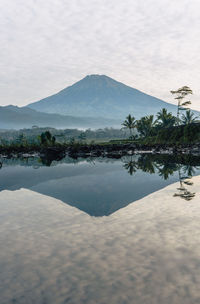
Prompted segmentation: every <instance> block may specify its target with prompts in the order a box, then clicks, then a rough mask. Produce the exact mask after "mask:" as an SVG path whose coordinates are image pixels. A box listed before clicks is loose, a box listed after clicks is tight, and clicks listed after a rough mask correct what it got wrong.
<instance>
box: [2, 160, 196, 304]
mask: <svg viewBox="0 0 200 304" xmlns="http://www.w3.org/2000/svg"><path fill="white" fill-rule="evenodd" d="M199 166H200V159H199V157H192V156H184V157H183V156H181V157H174V156H167V155H166V156H162V155H157V156H155V155H136V156H130V157H124V158H122V159H108V158H107V159H106V158H102V159H101V158H97V159H77V160H74V159H71V158H68V157H66V158H64V159H62V160H61V161H59V162H57V161H51V160H46V159H40V158H29V159H3V166H2V168H1V170H0V191H1V192H0V211H1V212H0V220H1V221H0V244H1V250H0V282H1V284H0V295H1V300H0V303H2V304H4V303H5V304H7V303H9V304H10V303H19V304H29V303H37V304H44V303H47V304H49V303H50V304H51V303H53V304H54V303H58V304H62V303H70V304H79V303H81V304H82V303H86V304H96V303H98V304H107V303H111V304H116V303H120V304H121V303H122V304H126V303H134V304H135V303H136V304H147V303H148V304H149V303H153V304H157V303H162V304H167V303H169V302H170V303H172V304H178V303H182V304H193V303H199V302H200V292H199V284H200V276H199V273H200V272H199V261H200V254H199V252H200V233H199V231H200V229H199V228H200V227H199V226H200V224H199V223H200V216H199V214H200V212H199V211H200V202H199V197H200V194H199V193H198V191H199V190H198V188H199V185H198V184H196V188H195V183H194V185H187V184H184V181H185V179H184V178H186V177H191V176H192V175H200V169H199ZM187 180H189V181H192V180H193V179H187ZM177 181H178V182H179V183H180V184H177V185H176V186H174V183H175V182H177ZM169 185H171V186H169ZM166 186H169V187H170V188H165V189H167V190H165V189H163V188H164V187H166ZM180 186H184V187H185V188H187V189H188V190H189V191H190V192H191V193H195V194H194V197H192V199H191V200H190V201H188V200H187V199H185V198H184V197H180V196H178V197H174V193H177V192H179V193H180V192H181V190H177V188H178V187H180ZM162 189H163V190H162ZM5 190H9V191H5ZM158 190H160V191H158ZM149 194H151V196H148V197H147V195H149ZM188 197H189V196H188ZM142 198H143V200H140V199H142ZM182 198H184V199H182ZM186 198H187V197H186ZM137 200H140V201H139V202H138V201H137Z"/></svg>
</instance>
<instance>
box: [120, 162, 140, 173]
mask: <svg viewBox="0 0 200 304" xmlns="http://www.w3.org/2000/svg"><path fill="white" fill-rule="evenodd" d="M123 167H124V168H125V169H126V170H127V172H128V173H129V174H130V175H133V173H135V172H136V171H137V163H136V162H135V161H129V162H127V163H125V164H124V165H123Z"/></svg>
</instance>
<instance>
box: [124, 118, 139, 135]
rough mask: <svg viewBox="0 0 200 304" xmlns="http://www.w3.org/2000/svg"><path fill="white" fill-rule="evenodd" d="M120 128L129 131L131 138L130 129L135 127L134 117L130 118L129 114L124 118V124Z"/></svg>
mask: <svg viewBox="0 0 200 304" xmlns="http://www.w3.org/2000/svg"><path fill="white" fill-rule="evenodd" d="M122 126H123V128H124V129H129V132H130V136H132V129H134V128H135V127H136V120H135V117H133V116H131V114H129V115H128V116H127V117H126V119H125V120H124V122H123V123H122Z"/></svg>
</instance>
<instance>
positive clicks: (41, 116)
mask: <svg viewBox="0 0 200 304" xmlns="http://www.w3.org/2000/svg"><path fill="white" fill-rule="evenodd" d="M33 125H37V126H39V127H55V128H100V127H102V126H103V127H111V126H113V125H115V126H117V125H119V123H118V121H117V120H111V119H106V118H98V119H97V118H87V117H73V116H69V115H66V116H65V115H60V114H48V113H42V112H38V111H36V110H33V109H31V108H28V107H21V108H20V107H17V106H12V105H9V106H5V107H1V106H0V128H1V129H20V128H31V127H32V126H33Z"/></svg>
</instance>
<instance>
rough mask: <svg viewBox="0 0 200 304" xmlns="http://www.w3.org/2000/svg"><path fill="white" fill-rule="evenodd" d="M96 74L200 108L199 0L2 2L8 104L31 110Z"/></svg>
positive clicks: (0, 38)
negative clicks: (186, 91) (188, 94)
mask: <svg viewBox="0 0 200 304" xmlns="http://www.w3.org/2000/svg"><path fill="white" fill-rule="evenodd" d="M90 74H105V75H107V76H110V77H112V78H114V79H115V80H118V81H120V82H123V83H125V84H127V85H129V86H131V87H134V88H136V89H138V90H141V91H143V92H145V93H148V94H150V95H153V96H155V97H158V98H161V99H163V100H165V101H168V102H172V103H173V102H174V101H173V97H172V96H171V94H170V90H174V89H178V88H179V87H182V86H183V85H187V86H190V87H191V89H192V90H193V93H194V95H193V96H192V99H191V100H192V107H193V108H194V109H199V110H200V1H199V0H176V1H174V0H143V1H141V0H123V1H122V0H0V105H7V104H14V105H18V106H23V105H26V104H28V103H30V102H33V101H37V100H39V99H41V98H44V97H47V96H49V95H52V94H54V93H56V92H58V91H60V90H62V89H64V88H65V87H67V86H69V85H72V84H73V83H75V82H76V81H78V80H80V79H82V78H83V77H85V76H86V75H90Z"/></svg>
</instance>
